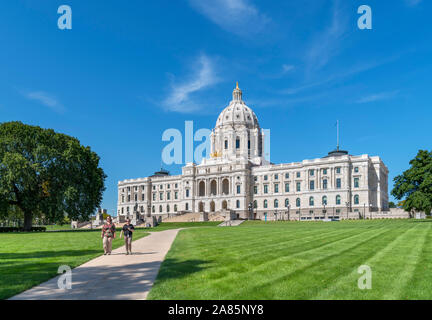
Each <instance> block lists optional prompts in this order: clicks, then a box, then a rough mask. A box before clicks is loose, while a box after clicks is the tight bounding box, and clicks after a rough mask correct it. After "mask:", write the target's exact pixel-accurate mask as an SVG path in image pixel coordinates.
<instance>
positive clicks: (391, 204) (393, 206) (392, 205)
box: [389, 201, 397, 209]
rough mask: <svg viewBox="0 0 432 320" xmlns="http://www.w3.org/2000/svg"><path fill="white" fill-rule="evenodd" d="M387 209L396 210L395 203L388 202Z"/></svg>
mask: <svg viewBox="0 0 432 320" xmlns="http://www.w3.org/2000/svg"><path fill="white" fill-rule="evenodd" d="M389 208H392V209H393V208H397V206H396V203H394V202H393V201H390V202H389Z"/></svg>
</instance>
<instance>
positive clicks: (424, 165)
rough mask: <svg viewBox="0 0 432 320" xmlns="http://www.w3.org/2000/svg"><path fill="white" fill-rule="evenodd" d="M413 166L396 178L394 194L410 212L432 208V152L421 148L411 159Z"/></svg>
mask: <svg viewBox="0 0 432 320" xmlns="http://www.w3.org/2000/svg"><path fill="white" fill-rule="evenodd" d="M410 165H411V168H410V169H408V170H407V171H405V172H404V173H403V174H401V175H399V176H397V177H395V178H394V182H395V186H394V188H393V190H392V195H393V196H394V197H395V198H396V199H398V200H401V199H404V201H403V202H401V204H402V207H403V209H405V211H409V212H413V211H415V212H425V213H426V214H430V213H431V210H432V152H429V151H427V150H420V151H419V152H418V154H417V156H416V157H415V158H414V159H413V160H411V161H410Z"/></svg>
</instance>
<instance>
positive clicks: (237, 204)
mask: <svg viewBox="0 0 432 320" xmlns="http://www.w3.org/2000/svg"><path fill="white" fill-rule="evenodd" d="M236 208H237V209H240V200H237V201H236Z"/></svg>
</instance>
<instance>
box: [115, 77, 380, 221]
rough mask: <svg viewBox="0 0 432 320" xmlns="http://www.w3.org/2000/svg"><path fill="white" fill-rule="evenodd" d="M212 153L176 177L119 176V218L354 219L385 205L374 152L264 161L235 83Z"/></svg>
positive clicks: (257, 131)
mask: <svg viewBox="0 0 432 320" xmlns="http://www.w3.org/2000/svg"><path fill="white" fill-rule="evenodd" d="M210 139H211V158H209V159H203V161H202V163H201V164H195V163H188V164H187V165H186V166H184V167H183V168H182V174H181V175H170V174H169V173H168V172H167V171H164V170H161V171H159V172H156V173H155V174H154V175H153V176H150V177H147V178H139V179H132V180H124V181H119V182H118V206H117V210H118V216H119V217H120V219H122V218H124V217H126V216H131V217H136V218H137V219H143V218H144V217H150V216H156V217H158V218H159V220H160V219H162V220H163V219H164V218H165V217H168V216H173V215H175V214H178V215H180V214H185V213H199V212H202V213H204V214H205V215H210V216H211V215H212V214H213V215H215V214H218V213H219V214H220V213H227V212H228V213H229V215H231V217H232V216H233V215H234V218H240V219H262V220H265V219H266V220H267V219H268V220H275V219H277V220H279V219H289V220H319V219H328V218H340V219H347V218H350V219H359V218H369V217H373V214H374V213H375V214H383V213H385V212H387V211H388V169H387V167H386V166H385V164H384V163H383V161H382V160H381V158H380V157H378V156H373V157H371V156H369V155H367V154H364V155H359V156H353V155H350V154H349V153H348V152H347V151H343V150H339V147H338V148H337V149H336V150H335V151H332V152H330V153H329V154H328V155H326V156H324V157H322V158H317V159H311V160H303V161H302V162H293V163H283V164H273V163H269V162H268V161H266V160H265V159H264V156H263V150H264V134H263V131H262V130H261V128H260V125H259V122H258V118H257V116H256V115H255V113H254V112H253V111H252V109H251V108H249V107H248V106H247V105H246V104H245V102H244V101H243V99H242V91H241V90H240V89H239V87H238V84H237V86H236V88H235V89H234V91H233V94H232V100H231V102H230V103H229V105H228V106H227V107H226V108H225V109H224V110H222V112H221V113H220V115H219V117H218V118H217V121H216V126H215V128H214V130H213V131H212V133H211V136H210Z"/></svg>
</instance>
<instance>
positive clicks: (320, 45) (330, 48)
mask: <svg viewBox="0 0 432 320" xmlns="http://www.w3.org/2000/svg"><path fill="white" fill-rule="evenodd" d="M331 14H332V17H331V22H330V24H329V26H328V27H327V28H325V29H324V30H323V31H322V32H320V33H319V34H318V35H316V36H315V37H314V38H313V39H312V41H311V43H310V45H309V47H308V49H307V52H306V54H305V62H306V67H307V69H308V70H307V71H308V72H313V71H315V70H318V69H320V68H322V67H324V66H325V65H327V63H328V62H329V61H330V59H331V58H332V57H333V56H335V55H336V54H337V53H338V52H339V50H340V45H341V41H342V38H343V36H344V35H345V33H346V30H347V25H348V23H347V22H348V21H347V18H348V16H349V15H348V14H346V13H343V12H342V9H341V8H340V3H339V1H338V0H335V1H333V7H332V12H331Z"/></svg>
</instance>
